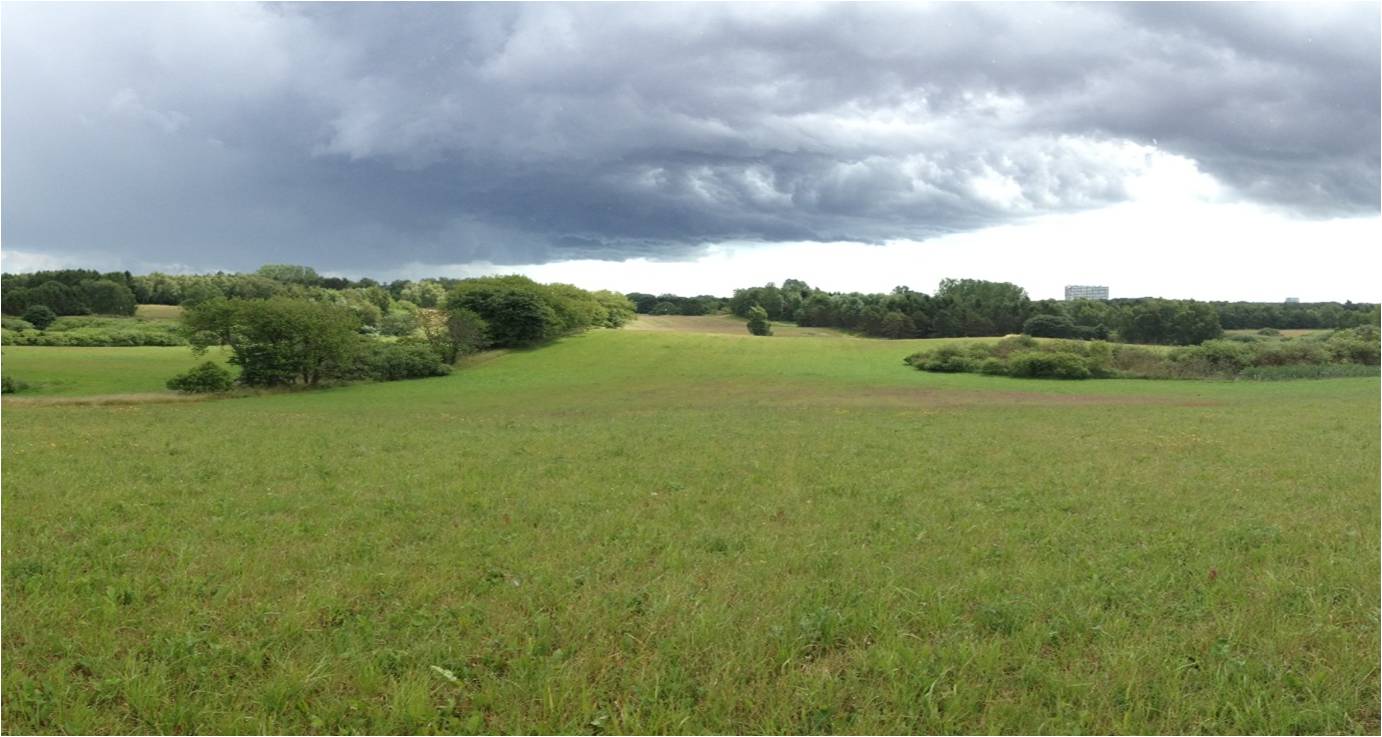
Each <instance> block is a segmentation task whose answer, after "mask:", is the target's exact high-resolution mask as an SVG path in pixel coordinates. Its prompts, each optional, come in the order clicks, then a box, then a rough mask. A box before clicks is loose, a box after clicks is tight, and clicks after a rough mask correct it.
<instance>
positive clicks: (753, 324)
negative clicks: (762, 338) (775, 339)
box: [748, 305, 773, 335]
mask: <svg viewBox="0 0 1382 737" xmlns="http://www.w3.org/2000/svg"><path fill="white" fill-rule="evenodd" d="M748 317H749V321H748V329H749V333H751V334H753V335H772V334H773V326H772V324H771V323H769V322H768V311H767V310H765V309H763V308H762V307H760V306H758V305H754V306H752V307H750V308H749V315H748Z"/></svg>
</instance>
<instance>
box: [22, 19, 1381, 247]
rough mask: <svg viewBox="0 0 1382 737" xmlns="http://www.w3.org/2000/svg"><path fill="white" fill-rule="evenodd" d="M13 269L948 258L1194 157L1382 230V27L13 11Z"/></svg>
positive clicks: (1275, 198)
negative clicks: (908, 250) (955, 236)
mask: <svg viewBox="0 0 1382 737" xmlns="http://www.w3.org/2000/svg"><path fill="white" fill-rule="evenodd" d="M0 14H3V20H4V23H3V34H4V35H3V80H0V93H2V94H3V116H4V117H3V146H4V153H5V156H4V160H3V176H4V181H5V185H6V186H5V188H4V195H3V196H4V201H3V206H4V214H3V226H4V233H5V245H6V246H7V247H12V248H22V249H25V250H34V251H44V252H50V253H63V252H73V253H90V252H96V251H103V252H107V253H111V254H115V255H117V256H119V257H120V258H122V259H125V260H126V261H127V262H128V261H130V260H142V261H146V262H173V261H178V262H184V263H190V264H194V265H195V264H198V263H206V264H215V265H228V266H231V267H235V268H252V267H253V266H255V265H257V264H258V263H261V262H264V261H270V260H273V261H283V260H292V261H303V262H310V263H314V264H317V265H320V266H322V267H325V268H336V269H340V270H345V271H353V272H368V271H369V270H371V269H384V268H387V267H389V266H392V265H394V264H397V263H400V262H404V261H408V262H421V263H436V264H441V263H464V262H469V261H490V262H495V263H500V264H504V263H510V264H512V263H531V262H542V261H550V260H561V259H567V258H605V259H620V258H629V257H649V258H677V257H680V256H685V255H686V254H688V253H690V252H692V251H694V250H695V249H696V248H697V247H698V246H699V245H700V244H702V243H707V242H715V241H721V240H729V239H734V240H766V241H777V240H821V241H833V240H862V241H872V242H877V241H882V240H885V239H889V238H903V237H910V238H925V237H928V236H933V235H936V234H940V233H948V232H955V231H962V230H968V229H974V228H981V227H985V226H989V225H994V224H1001V223H1006V222H1011V221H1013V220H1014V219H1016V218H1022V217H1027V216H1031V215H1035V214H1041V213H1046V212H1063V211H1073V210H1079V209H1083V208H1091V207H1098V206H1101V205H1106V204H1111V203H1116V202H1120V201H1122V200H1124V199H1126V198H1127V197H1128V196H1129V183H1130V182H1131V181H1133V180H1135V178H1136V177H1138V176H1140V175H1141V174H1143V173H1145V171H1146V170H1147V167H1148V166H1149V165H1150V163H1151V160H1152V159H1153V158H1154V157H1156V156H1161V155H1165V154H1175V155H1182V156H1186V157H1189V158H1191V159H1193V160H1194V161H1195V162H1197V164H1198V165H1199V167H1200V168H1201V170H1203V171H1205V172H1208V173H1210V174H1212V175H1214V176H1215V177H1216V178H1218V179H1219V180H1221V181H1222V182H1224V183H1226V184H1227V185H1229V186H1230V187H1232V188H1233V190H1234V191H1235V192H1236V193H1237V194H1238V195H1240V196H1243V197H1247V198H1251V199H1255V200H1257V201H1260V202H1262V203H1265V204H1268V205H1271V206H1274V207H1281V208H1287V209H1290V210H1291V211H1293V212H1295V213H1297V214H1299V215H1301V216H1306V217H1319V216H1333V215H1340V214H1344V215H1347V214H1359V213H1373V212H1376V211H1377V207H1378V188H1379V149H1378V139H1379V118H1378V109H1379V87H1382V80H1379V64H1378V51H1379V42H1378V31H1377V29H1378V9H1377V6H1376V5H1362V4H1360V5H1339V6H1333V5H1331V6H1318V5H1311V6H1309V7H1304V8H1303V7H1300V6H1292V5H1277V4H1271V5H1257V4H1239V3H1235V4H1217V3H1206V4H1203V5H1201V4H1181V3H1149V4H1129V5H1125V4H1089V5H1085V4H1075V5H1068V4H1053V5H1031V4H1020V5H998V4H955V5H945V4H933V5H891V4H843V5H804V4H797V5H788V6H781V5H759V4H744V5H726V4H713V5H683V4H656V5H646V6H644V5H639V6H629V5H606V4H599V5H582V4H440V5H439V4H430V3H428V4H398V5H377V4H340V5H332V4H305V5H273V6H268V5H239V4H231V5H219V4H207V5H189V4H179V5H114V4H103V5H96V6H93V5H56V6H37V5H27V4H14V3H10V4H6V5H5V6H4V7H3V10H0Z"/></svg>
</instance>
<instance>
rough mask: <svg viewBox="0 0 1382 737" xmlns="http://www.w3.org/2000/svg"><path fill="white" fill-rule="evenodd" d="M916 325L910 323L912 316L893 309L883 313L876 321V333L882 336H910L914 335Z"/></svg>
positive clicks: (895, 337)
mask: <svg viewBox="0 0 1382 737" xmlns="http://www.w3.org/2000/svg"><path fill="white" fill-rule="evenodd" d="M916 329H917V328H916V325H915V324H913V323H912V318H910V317H908V316H906V315H904V314H902V313H901V312H898V311H897V310H893V311H892V312H888V313H885V314H884V315H883V317H882V319H880V320H879V321H878V329H877V332H878V335H881V336H883V337H884V338H894V339H897V338H911V337H913V336H914V335H916Z"/></svg>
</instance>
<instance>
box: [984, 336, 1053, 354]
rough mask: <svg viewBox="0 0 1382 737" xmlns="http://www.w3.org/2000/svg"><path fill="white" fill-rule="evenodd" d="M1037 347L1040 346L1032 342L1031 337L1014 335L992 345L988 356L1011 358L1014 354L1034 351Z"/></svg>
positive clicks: (1034, 341)
mask: <svg viewBox="0 0 1382 737" xmlns="http://www.w3.org/2000/svg"><path fill="white" fill-rule="evenodd" d="M1039 345H1041V344H1040V343H1038V342H1037V341H1036V340H1034V339H1033V338H1032V337H1031V336H1028V335H1014V336H1012V337H1010V338H1004V339H1002V340H1000V341H998V342H997V343H994V344H993V345H992V346H991V347H990V348H989V354H990V355H993V356H996V357H998V358H1007V357H1008V356H1011V355H1012V354H1014V353H1020V352H1022V351H1034V350H1036V349H1037V347H1038V346H1039Z"/></svg>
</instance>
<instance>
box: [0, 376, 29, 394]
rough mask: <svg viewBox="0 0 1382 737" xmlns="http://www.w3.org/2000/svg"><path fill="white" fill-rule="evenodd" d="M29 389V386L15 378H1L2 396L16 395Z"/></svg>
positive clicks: (0, 391)
mask: <svg viewBox="0 0 1382 737" xmlns="http://www.w3.org/2000/svg"><path fill="white" fill-rule="evenodd" d="M28 388H29V385H28V384H26V383H24V382H22V381H20V380H19V379H16V378H14V377H13V376H0V394H15V393H17V392H21V391H24V390H25V389H28Z"/></svg>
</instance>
